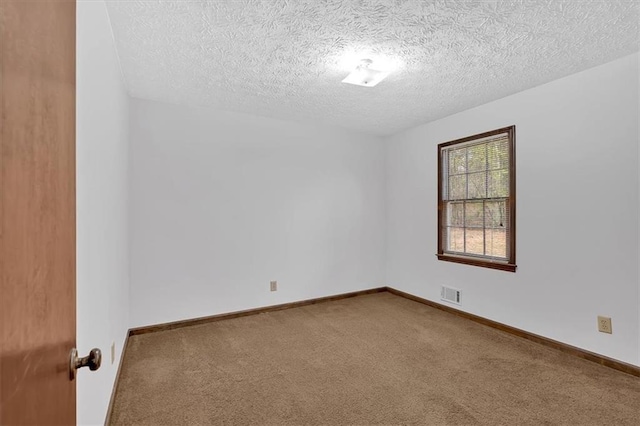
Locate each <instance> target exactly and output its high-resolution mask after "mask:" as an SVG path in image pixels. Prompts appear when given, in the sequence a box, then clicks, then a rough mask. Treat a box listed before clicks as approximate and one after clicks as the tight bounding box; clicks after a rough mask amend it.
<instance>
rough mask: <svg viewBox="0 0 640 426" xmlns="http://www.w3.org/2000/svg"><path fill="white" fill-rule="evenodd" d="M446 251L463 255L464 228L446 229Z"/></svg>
mask: <svg viewBox="0 0 640 426" xmlns="http://www.w3.org/2000/svg"><path fill="white" fill-rule="evenodd" d="M447 231H448V232H447V234H448V235H447V238H445V241H447V250H448V251H457V252H459V253H464V228H455V227H450V228H447Z"/></svg>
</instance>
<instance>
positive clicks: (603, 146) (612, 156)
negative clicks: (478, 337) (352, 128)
mask: <svg viewBox="0 0 640 426" xmlns="http://www.w3.org/2000/svg"><path fill="white" fill-rule="evenodd" d="M425 102H428V99H426V100H425ZM512 124H515V125H516V126H517V128H516V151H517V152H516V157H517V162H516V164H517V175H516V176H517V232H518V234H517V249H518V252H517V255H518V259H517V264H518V270H517V272H516V273H509V272H502V271H496V270H490V269H484V268H478V267H473V266H467V265H460V264H454V263H449V262H444V261H438V260H437V259H436V257H435V253H436V243H437V242H436V236H437V233H436V232H437V193H436V187H437V183H436V181H437V163H436V159H437V155H436V154H437V149H436V145H437V144H438V143H440V142H445V141H449V140H453V139H457V138H460V137H464V136H469V135H473V134H476V133H480V132H483V131H487V130H492V129H496V128H500V127H504V126H509V125H512ZM387 155H388V158H387V165H388V169H387V174H388V175H387V179H388V181H387V185H388V193H387V203H388V210H387V217H388V222H387V244H388V246H387V254H388V256H387V282H388V284H389V285H390V286H393V287H396V288H398V289H401V290H404V291H407V292H409V293H412V294H415V295H418V296H421V297H425V298H427V299H431V300H435V301H439V291H440V286H441V285H443V284H445V285H450V286H453V287H457V288H459V289H461V290H462V292H463V302H464V305H463V306H462V309H463V310H464V311H467V312H471V313H474V314H477V315H480V316H483V317H486V318H490V319H492V320H495V321H499V322H502V323H505V324H509V325H512V326H515V327H518V328H521V329H524V330H527V331H530V332H533V333H537V334H540V335H543V336H546V337H549V338H552V339H555V340H559V341H562V342H566V343H568V344H571V345H575V346H578V347H581V348H584V349H587V350H590V351H593V352H597V353H600V354H603V355H606V356H609V357H613V358H616V359H619V360H622V361H626V362H629V363H634V364H636V365H640V359H639V356H638V350H639V333H640V325H639V322H638V315H639V312H638V310H639V307H638V291H639V288H638V194H639V188H638V55H637V54H635V55H631V56H628V57H625V58H622V59H619V60H617V61H614V62H611V63H608V64H605V65H602V66H599V67H596V68H593V69H590V70H587V71H584V72H582V73H579V74H575V75H572V76H569V77H566V78H563V79H561V80H557V81H554V82H551V83H549V84H546V85H543V86H539V87H536V88H533V89H530V90H527V91H525V92H521V93H518V94H515V95H513V96H509V97H507V98H504V99H501V100H498V101H495V102H492V103H489V104H486V105H483V106H480V107H477V108H474V109H471V110H468V111H465V112H462V113H459V114H456V115H453V116H450V117H447V118H444V119H442V120H439V121H436V122H433V123H430V124H426V125H423V126H419V127H417V128H413V129H410V130H408V131H405V132H404V133H401V134H398V135H395V136H393V137H390V138H388V139H387ZM597 315H607V316H611V317H612V320H613V334H612V335H608V334H603V333H599V332H598V331H597V329H596V316H597Z"/></svg>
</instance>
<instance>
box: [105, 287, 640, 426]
mask: <svg viewBox="0 0 640 426" xmlns="http://www.w3.org/2000/svg"><path fill="white" fill-rule="evenodd" d="M111 424H114V425H214V424H215V425H217V424H225V425H236V424H237V425H253V424H255V425H305V424H308V425H373V424H384V425H396V424H419V425H635V426H637V425H640V379H638V378H636V377H633V376H630V375H627V374H625V373H621V372H618V371H616V370H612V369H609V368H606V367H603V366H600V365H598V364H595V363H592V362H589V361H586V360H582V359H579V358H575V357H572V356H570V355H567V354H564V353H562V352H559V351H557V350H554V349H551V348H547V347H545V346H542V345H539V344H536V343H533V342H530V341H527V340H524V339H522V338H519V337H515V336H512V335H510V334H507V333H504V332H501V331H498V330H495V329H492V328H489V327H486V326H483V325H480V324H477V323H474V322H472V321H470V320H467V319H464V318H459V317H457V316H455V315H452V314H449V313H446V312H443V311H440V310H437V309H434V308H431V307H428V306H425V305H423V304H420V303H417V302H414V301H411V300H408V299H405V298H402V297H399V296H396V295H393V294H391V293H386V292H384V293H377V294H371V295H365V296H358V297H353V298H349V299H343V300H338V301H333V302H327V303H320V304H315V305H309V306H305V307H299V308H293V309H288V310H283V311H277V312H271V313H264V314H259V315H254V316H247V317H242V318H236V319H230V320H224V321H219V322H214V323H209V324H203V325H197V326H192V327H186V328H181V329H175V330H170V331H162V332H156V333H150V334H143V335H137V336H132V337H130V338H129V346H128V349H127V353H126V357H125V359H124V360H123V364H122V369H121V375H120V380H119V383H118V387H117V390H116V394H115V399H114V406H113V411H112V416H111Z"/></svg>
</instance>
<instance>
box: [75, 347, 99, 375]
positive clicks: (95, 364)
mask: <svg viewBox="0 0 640 426" xmlns="http://www.w3.org/2000/svg"><path fill="white" fill-rule="evenodd" d="M100 364H102V351H100V349H98V348H93V349H91V351H90V352H89V355H87V356H85V357H82V358H78V350H77V349H76V348H73V349H71V353H70V354H69V379H71V380H74V379H75V378H76V371H77V370H78V368H82V367H89V370H91V371H95V370H97V369H98V368H100Z"/></svg>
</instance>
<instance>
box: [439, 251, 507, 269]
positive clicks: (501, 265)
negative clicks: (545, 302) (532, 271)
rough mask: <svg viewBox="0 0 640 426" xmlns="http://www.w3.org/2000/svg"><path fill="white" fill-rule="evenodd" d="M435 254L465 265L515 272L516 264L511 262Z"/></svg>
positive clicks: (440, 258) (440, 257) (442, 258)
mask: <svg viewBox="0 0 640 426" xmlns="http://www.w3.org/2000/svg"><path fill="white" fill-rule="evenodd" d="M436 256H438V260H444V261H446V262H454V263H462V264H465V265H472V266H480V267H482V268H490V269H498V270H500V271H507V272H515V271H516V268H517V266H516V265H514V264H512V263H505V262H496V261H490V260H484V259H475V258H471V257H464V256H454V255H451V254H436Z"/></svg>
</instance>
